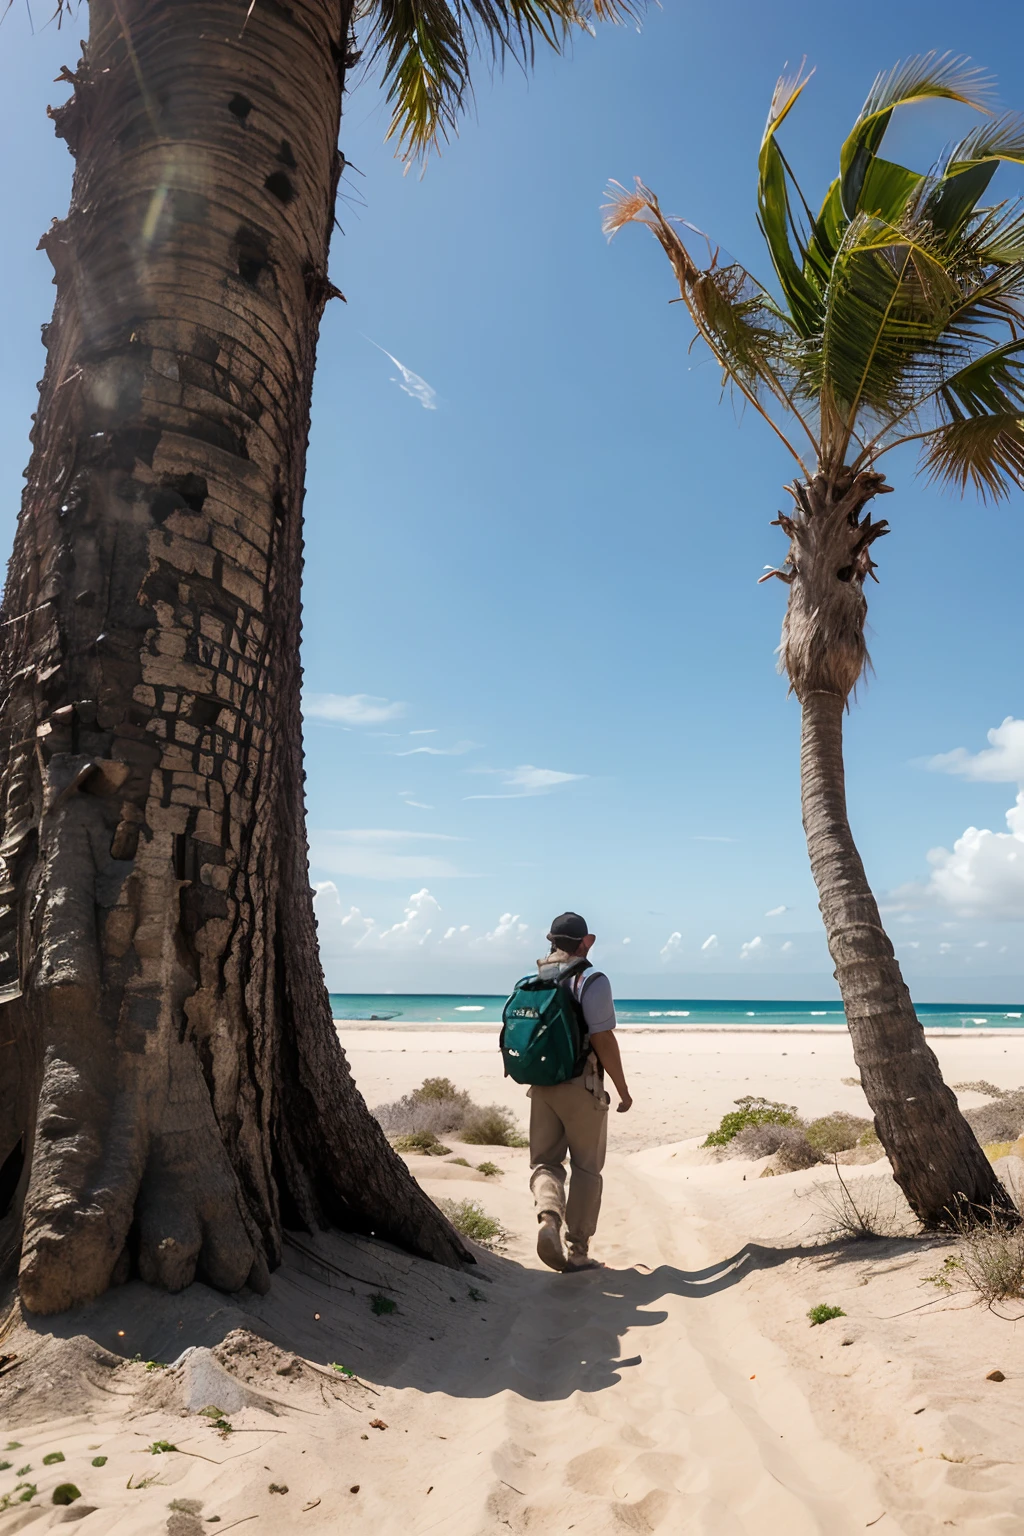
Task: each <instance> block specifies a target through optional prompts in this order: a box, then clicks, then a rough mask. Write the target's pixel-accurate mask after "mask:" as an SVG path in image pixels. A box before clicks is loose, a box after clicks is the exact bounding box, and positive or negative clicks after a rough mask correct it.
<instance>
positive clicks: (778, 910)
mask: <svg viewBox="0 0 1024 1536" xmlns="http://www.w3.org/2000/svg"><path fill="white" fill-rule="evenodd" d="M788 911H789V908H788V907H772V909H771V911H770V912H766V913H765V917H781V916H782V914H783V912H788Z"/></svg>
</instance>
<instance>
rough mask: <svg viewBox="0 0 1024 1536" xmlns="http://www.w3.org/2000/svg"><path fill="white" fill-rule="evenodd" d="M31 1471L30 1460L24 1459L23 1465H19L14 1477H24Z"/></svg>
mask: <svg viewBox="0 0 1024 1536" xmlns="http://www.w3.org/2000/svg"><path fill="white" fill-rule="evenodd" d="M31 1471H32V1463H31V1462H30V1461H26V1463H25V1465H24V1466H23V1467H19V1468H18V1470H17V1472H16V1473H15V1474H14V1475H15V1477H25V1476H26V1475H27V1474H28V1473H29V1472H31Z"/></svg>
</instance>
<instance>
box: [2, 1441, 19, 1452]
mask: <svg viewBox="0 0 1024 1536" xmlns="http://www.w3.org/2000/svg"><path fill="white" fill-rule="evenodd" d="M4 1450H5V1451H20V1450H21V1441H20V1440H8V1442H7V1444H6V1445H5V1446H4Z"/></svg>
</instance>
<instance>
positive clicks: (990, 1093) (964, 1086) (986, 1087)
mask: <svg viewBox="0 0 1024 1536" xmlns="http://www.w3.org/2000/svg"><path fill="white" fill-rule="evenodd" d="M953 1092H954V1093H983V1094H984V1095H985V1097H986V1098H987V1099H1002V1098H1005V1096H1006V1094H1007V1092H1008V1090H1007V1089H1006V1088H997V1087H996V1085H995V1083H987V1082H986V1081H985V1079H984V1078H983V1077H981V1078H975V1079H972V1081H971V1082H969V1083H954V1084H953Z"/></svg>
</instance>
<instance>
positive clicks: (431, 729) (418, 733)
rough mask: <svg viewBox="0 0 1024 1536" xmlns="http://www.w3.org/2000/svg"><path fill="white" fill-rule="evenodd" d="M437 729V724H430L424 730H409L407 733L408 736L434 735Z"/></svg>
mask: <svg viewBox="0 0 1024 1536" xmlns="http://www.w3.org/2000/svg"><path fill="white" fill-rule="evenodd" d="M437 730H438V728H437V726H436V725H432V726H430V727H429V729H427V730H425V731H424V730H420V731H410V732H409V735H410V736H436V735H437Z"/></svg>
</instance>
